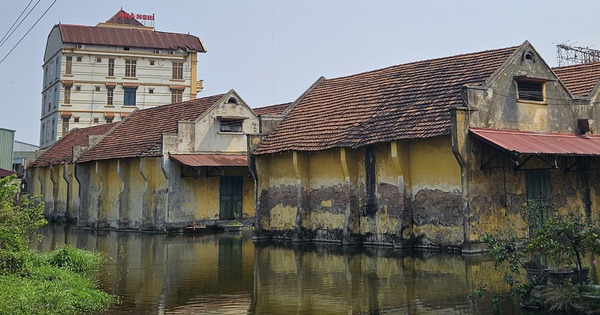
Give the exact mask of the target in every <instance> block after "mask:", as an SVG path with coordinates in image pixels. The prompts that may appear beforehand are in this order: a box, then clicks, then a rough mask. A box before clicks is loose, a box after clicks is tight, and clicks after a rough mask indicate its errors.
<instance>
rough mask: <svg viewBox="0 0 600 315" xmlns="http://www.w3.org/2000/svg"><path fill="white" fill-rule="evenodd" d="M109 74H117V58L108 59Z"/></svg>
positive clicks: (112, 75)
mask: <svg viewBox="0 0 600 315" xmlns="http://www.w3.org/2000/svg"><path fill="white" fill-rule="evenodd" d="M108 76H109V77H114V76H115V60H114V59H113V58H109V59H108Z"/></svg>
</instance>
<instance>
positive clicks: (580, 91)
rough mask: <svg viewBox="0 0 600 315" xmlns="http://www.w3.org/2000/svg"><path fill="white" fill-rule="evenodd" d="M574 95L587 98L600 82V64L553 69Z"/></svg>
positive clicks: (593, 63)
mask: <svg viewBox="0 0 600 315" xmlns="http://www.w3.org/2000/svg"><path fill="white" fill-rule="evenodd" d="M552 70H553V71H554V73H556V75H557V76H558V78H559V79H560V81H561V82H562V83H563V84H564V85H565V86H566V87H567V89H569V91H571V93H573V95H576V96H581V97H587V96H590V93H591V92H592V90H593V89H594V87H595V86H596V84H597V83H598V81H600V62H592V63H584V64H580V65H573V66H566V67H557V68H553V69H552Z"/></svg>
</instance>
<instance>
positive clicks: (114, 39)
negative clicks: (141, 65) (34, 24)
mask: <svg viewBox="0 0 600 315" xmlns="http://www.w3.org/2000/svg"><path fill="white" fill-rule="evenodd" d="M58 27H59V28H60V35H61V38H62V40H63V42H65V43H75V44H89V45H107V46H126V47H141V48H157V49H179V48H187V49H190V50H193V51H197V52H206V49H204V46H202V42H200V39H199V38H198V37H196V36H194V35H189V34H180V33H167V32H157V31H150V30H140V29H131V28H111V27H96V26H84V25H69V24H59V25H58Z"/></svg>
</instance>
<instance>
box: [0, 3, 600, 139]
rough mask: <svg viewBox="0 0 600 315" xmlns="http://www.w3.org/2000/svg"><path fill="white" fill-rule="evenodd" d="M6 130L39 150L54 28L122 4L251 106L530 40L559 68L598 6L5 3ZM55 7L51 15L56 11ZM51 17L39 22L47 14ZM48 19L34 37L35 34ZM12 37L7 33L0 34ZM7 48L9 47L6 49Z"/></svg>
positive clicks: (2, 91)
mask: <svg viewBox="0 0 600 315" xmlns="http://www.w3.org/2000/svg"><path fill="white" fill-rule="evenodd" d="M29 1H32V3H31V5H32V6H33V5H34V4H36V3H37V6H36V8H35V9H34V10H33V11H32V12H31V14H30V15H29V16H28V17H27V18H26V19H25V20H24V21H23V22H22V24H21V25H20V26H19V28H17V30H16V31H14V33H13V34H12V35H11V37H10V38H9V39H8V40H4V42H3V41H0V43H1V44H0V60H2V59H4V57H5V56H6V55H7V54H8V53H9V51H10V50H11V49H13V47H15V45H16V44H17V42H18V41H19V40H21V42H20V44H19V45H17V46H16V47H15V48H14V50H13V51H12V53H11V54H10V55H8V57H6V58H5V59H4V61H2V62H0V95H1V97H0V128H5V129H12V130H15V131H16V133H15V140H18V141H22V142H26V143H30V144H36V145H37V144H38V143H39V129H40V112H41V91H42V64H43V54H44V49H45V45H46V39H47V36H48V34H49V33H50V30H51V29H52V27H53V26H54V25H55V24H58V23H65V24H81V25H96V24H97V23H99V22H104V21H106V20H108V19H109V18H110V17H111V16H113V15H114V14H115V13H116V12H117V11H118V10H119V9H121V8H123V10H125V11H127V12H133V13H140V14H155V25H154V26H155V29H156V30H158V31H165V32H176V33H190V34H193V35H196V36H198V37H200V38H201V39H202V41H203V43H204V44H205V47H206V48H207V53H205V54H199V56H198V79H202V80H204V90H203V91H202V92H201V93H198V97H204V96H210V95H214V94H220V93H225V92H227V91H229V90H230V89H234V90H235V91H237V92H238V93H239V94H240V96H241V97H242V98H243V99H244V101H245V102H246V103H248V104H249V105H250V106H251V107H262V106H266V105H273V104H279V103H284V102H291V101H294V100H295V99H296V98H298V97H299V96H300V95H301V94H302V93H303V92H304V91H306V89H308V88H309V87H310V85H312V84H313V83H314V82H315V81H316V80H317V79H319V77H321V76H323V77H325V78H335V77H340V76H346V75H351V74H356V73H361V72H365V71H370V70H375V69H379V68H384V67H388V66H392V65H398V64H403V63H408V62H413V61H420V60H426V59H431V58H438V57H446V56H452V55H457V54H463V53H470V52H477V51H483V50H489V49H497V48H504V47H509V46H516V45H520V44H521V43H523V42H524V41H526V40H528V41H529V42H531V43H532V44H533V46H534V47H535V48H536V49H537V50H538V52H539V53H540V54H541V55H542V58H544V60H545V61H546V62H547V63H548V64H549V65H550V66H556V65H557V61H556V45H557V44H568V45H574V46H580V47H589V48H593V49H600V38H599V37H600V33H598V30H597V29H598V22H597V21H598V18H597V12H600V1H592V0H589V1H585V0H580V1H564V0H562V1H555V0H529V1H523V0H502V1H497V0H496V1H488V0H464V1H448V0H420V1H415V0H413V1H402V0H370V1H366V0H362V1H358V0H210V1H209V0H190V1H180V0H169V1H164V0H161V1H158V0H102V1H89V0H80V1H75V0H19V1H2V4H1V5H0V36H3V35H4V34H7V32H8V30H9V29H10V28H11V25H13V23H14V22H15V20H17V17H18V16H19V14H21V12H22V11H23V10H24V9H25V7H26V6H27V4H28V3H29ZM48 8H49V9H48ZM46 10H47V12H46V14H45V15H44V16H43V17H42V18H41V19H40V17H41V16H42V14H43V13H44V11H46ZM38 19H39V22H38V23H37V25H36V26H35V27H34V28H33V29H31V31H30V32H29V34H28V35H27V36H25V37H23V36H24V35H25V33H26V32H27V31H28V30H29V29H30V28H31V27H32V25H33V24H34V23H35V22H36V21H37V20H38ZM0 38H2V37H0ZM2 42H3V43H2Z"/></svg>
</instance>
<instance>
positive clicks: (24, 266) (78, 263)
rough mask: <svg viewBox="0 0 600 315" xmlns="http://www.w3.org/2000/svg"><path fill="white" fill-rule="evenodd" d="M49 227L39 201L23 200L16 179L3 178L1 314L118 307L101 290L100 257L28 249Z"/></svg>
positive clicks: (0, 205) (0, 194) (0, 196)
mask: <svg viewBox="0 0 600 315" xmlns="http://www.w3.org/2000/svg"><path fill="white" fill-rule="evenodd" d="M46 223H47V222H46V220H44V217H43V204H42V203H41V202H39V200H37V199H36V198H31V197H29V196H19V195H18V186H17V185H16V184H15V183H14V177H7V178H3V179H0V314H93V313H98V312H100V311H103V310H106V309H107V308H108V307H109V306H110V305H112V304H114V303H115V302H116V297H115V296H113V295H110V294H108V293H105V292H103V291H100V290H98V288H97V282H96V280H97V279H96V276H97V275H98V271H99V267H100V264H101V263H102V259H103V257H102V256H101V255H100V254H99V253H97V252H89V251H85V250H81V249H77V248H74V247H71V246H64V247H61V248H58V249H56V250H54V251H52V252H50V253H37V252H34V251H31V250H29V247H28V245H30V244H31V243H34V242H36V241H39V240H40V239H41V236H40V235H39V233H38V232H37V231H38V229H39V228H40V227H41V226H43V225H45V224H46Z"/></svg>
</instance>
